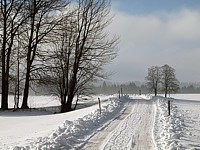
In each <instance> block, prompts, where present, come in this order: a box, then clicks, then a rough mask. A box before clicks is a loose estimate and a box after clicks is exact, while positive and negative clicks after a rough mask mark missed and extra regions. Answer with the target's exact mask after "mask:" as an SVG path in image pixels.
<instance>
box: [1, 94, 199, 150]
mask: <svg viewBox="0 0 200 150" xmlns="http://www.w3.org/2000/svg"><path fill="white" fill-rule="evenodd" d="M98 97H100V98H101V100H102V112H101V113H100V112H99V106H98V103H97V98H98ZM171 97H173V98H172V100H171V101H172V102H171V107H172V110H171V116H168V112H167V100H166V99H165V98H163V97H161V96H160V97H151V96H150V95H141V96H139V95H129V96H125V97H123V98H121V99H118V98H117V95H116V96H95V97H91V98H88V99H89V100H82V101H80V103H79V109H78V110H76V111H72V112H69V113H63V114H52V112H48V111H36V110H32V111H17V112H10V111H4V112H0V129H1V130H0V150H29V149H35V150H36V149H37V150H38V149H41V150H46V149H49V150H67V149H87V150H93V149H94V148H95V149H105V150H107V149H109V150H110V149H111V150H114V149H144V150H146V149H147V150H151V149H152V150H153V149H157V150H178V149H183V150H185V149H191V150H195V149H200V109H199V108H200V95H198V94H196V95H193V94H192V95H171ZM11 99H12V98H11ZM32 99H34V100H32V101H31V103H32V106H34V105H35V106H36V107H44V106H54V105H55V104H57V105H59V101H58V100H57V99H56V98H55V97H52V96H51V97H45V96H41V97H32ZM36 102H38V103H36ZM10 105H12V102H10ZM84 107H85V108H84Z"/></svg>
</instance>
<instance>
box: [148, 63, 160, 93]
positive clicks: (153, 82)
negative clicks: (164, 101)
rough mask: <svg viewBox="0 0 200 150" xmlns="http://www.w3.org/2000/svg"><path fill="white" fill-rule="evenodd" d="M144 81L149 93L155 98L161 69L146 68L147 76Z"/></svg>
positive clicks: (155, 67) (154, 67)
mask: <svg viewBox="0 0 200 150" xmlns="http://www.w3.org/2000/svg"><path fill="white" fill-rule="evenodd" d="M145 79H146V85H147V87H148V89H149V91H150V92H152V91H153V92H154V94H155V96H157V93H158V90H159V84H160V83H161V68H160V67H157V66H152V67H151V68H148V75H147V77H145Z"/></svg>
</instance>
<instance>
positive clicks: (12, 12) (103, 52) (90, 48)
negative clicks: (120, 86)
mask: <svg viewBox="0 0 200 150" xmlns="http://www.w3.org/2000/svg"><path fill="white" fill-rule="evenodd" d="M109 14H110V1H109V0H77V1H73V0H72V1H70V0H0V50H1V55H0V80H1V109H2V110H6V109H8V94H9V93H13V94H14V95H15V102H16V103H15V108H16V109H17V108H22V109H28V108H29V106H28V97H29V92H30V89H35V88H38V87H44V88H45V89H47V90H48V91H49V93H50V94H55V95H57V96H58V97H59V98H60V102H61V112H66V111H71V110H72V109H73V108H71V106H72V101H73V98H74V96H75V95H77V94H82V93H86V92H87V90H88V89H90V88H89V87H90V86H88V85H90V84H91V83H92V81H93V80H94V79H95V78H105V76H106V74H105V73H103V71H102V67H103V66H104V65H106V64H108V63H109V62H110V61H111V60H113V59H114V58H115V57H116V53H117V43H118V38H116V37H113V38H111V37H110V36H108V34H107V33H106V32H105V29H106V27H107V26H108V25H109V23H110V21H111V17H110V15H109ZM20 94H23V100H22V106H21V107H20V106H18V105H19V103H18V102H19V95H20Z"/></svg>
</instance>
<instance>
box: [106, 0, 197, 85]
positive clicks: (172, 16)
mask: <svg viewBox="0 0 200 150" xmlns="http://www.w3.org/2000/svg"><path fill="white" fill-rule="evenodd" d="M111 12H112V14H114V15H115V17H114V19H113V21H112V23H111V25H110V26H109V31H110V33H111V34H116V35H118V36H120V43H119V49H120V50H119V52H118V57H117V58H116V59H115V60H114V62H113V63H112V64H111V65H109V66H107V69H108V70H109V71H111V72H113V73H114V75H113V76H112V77H111V80H112V81H114V82H127V81H144V78H145V76H146V75H147V69H148V68H149V67H151V66H162V65H164V64H168V65H170V66H171V67H173V68H174V69H175V70H176V76H177V78H178V80H179V81H181V82H190V81H191V82H195V81H197V82H200V0H112V11H111Z"/></svg>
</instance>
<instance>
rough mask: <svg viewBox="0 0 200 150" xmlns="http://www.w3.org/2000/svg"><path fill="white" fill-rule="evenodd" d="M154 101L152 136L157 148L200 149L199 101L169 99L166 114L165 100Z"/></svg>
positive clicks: (157, 99) (166, 149) (169, 149)
mask: <svg viewBox="0 0 200 150" xmlns="http://www.w3.org/2000/svg"><path fill="white" fill-rule="evenodd" d="M155 101H156V103H157V104H156V110H157V111H156V120H155V126H154V137H155V141H156V143H157V149H158V150H179V149H181V150H186V149H188V150H199V149H200V101H191V100H189V101H187V100H177V99H171V108H172V109H171V115H170V116H168V111H167V100H166V99H164V98H162V97H160V98H155Z"/></svg>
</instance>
